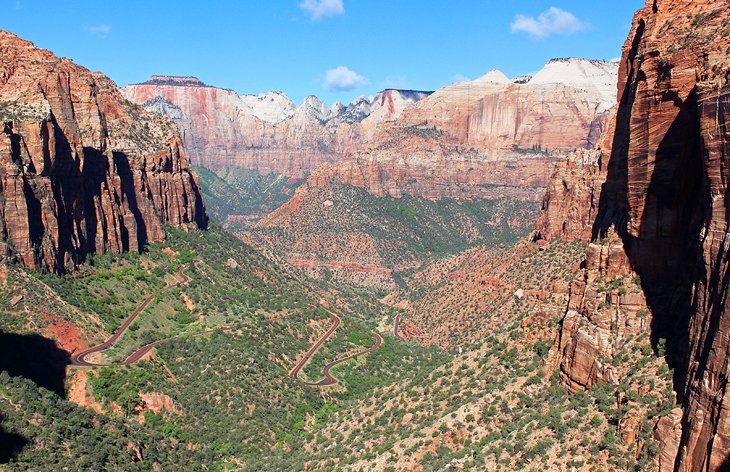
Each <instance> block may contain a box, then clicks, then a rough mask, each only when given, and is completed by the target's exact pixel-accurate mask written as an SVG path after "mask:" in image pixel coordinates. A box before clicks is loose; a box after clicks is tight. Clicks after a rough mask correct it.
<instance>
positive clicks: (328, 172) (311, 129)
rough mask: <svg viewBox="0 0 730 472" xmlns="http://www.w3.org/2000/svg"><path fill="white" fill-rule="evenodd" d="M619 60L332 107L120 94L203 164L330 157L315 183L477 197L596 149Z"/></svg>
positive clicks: (148, 87) (162, 92) (283, 165)
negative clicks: (159, 117)
mask: <svg viewBox="0 0 730 472" xmlns="http://www.w3.org/2000/svg"><path fill="white" fill-rule="evenodd" d="M616 70H617V64H616V63H608V62H600V61H588V60H582V59H559V60H553V61H550V62H549V63H548V64H546V65H545V67H544V68H543V69H542V70H541V71H540V72H539V73H538V74H536V75H535V76H534V77H532V78H527V79H522V80H519V81H518V82H519V83H515V82H513V81H511V80H509V79H508V78H507V77H506V76H504V74H502V73H501V72H499V71H492V72H490V73H488V74H486V75H485V76H484V77H482V78H480V79H477V80H474V81H469V82H461V83H457V84H454V85H450V86H447V87H443V88H442V89H440V90H438V91H437V92H435V93H433V94H430V93H428V92H413V91H402V90H386V91H384V92H381V93H379V94H378V95H376V96H375V98H374V99H373V100H372V101H370V100H368V99H367V98H361V99H358V100H356V101H354V102H353V103H351V104H350V105H349V106H344V105H342V104H340V103H337V104H335V105H334V106H333V107H332V109H328V108H327V107H326V106H325V105H324V103H322V102H321V101H320V100H318V99H317V98H316V97H309V98H307V99H306V100H305V101H304V103H303V104H302V105H300V106H299V107H296V106H294V104H293V103H292V102H291V101H290V100H289V99H288V98H287V97H286V96H285V95H283V94H281V93H268V94H262V95H259V96H251V95H238V94H236V93H235V92H233V91H230V90H222V89H217V88H214V87H207V86H205V85H204V84H202V83H200V82H199V81H196V79H191V78H164V77H154V78H152V79H151V80H150V81H149V82H147V83H145V84H139V85H131V86H128V87H125V88H124V89H123V93H124V94H125V96H126V97H127V98H129V99H130V100H132V101H134V102H135V103H138V104H144V106H145V108H147V109H148V110H152V111H155V112H157V113H160V114H165V115H168V116H170V117H171V118H173V120H175V121H176V122H177V123H178V124H179V125H180V127H181V129H182V130H183V140H184V143H185V148H186V150H187V151H188V153H189V155H190V156H191V159H192V160H193V162H194V163H196V164H200V165H203V166H205V167H209V168H211V169H219V168H222V167H225V166H231V165H234V166H240V167H244V168H247V169H254V170H257V171H259V172H261V173H269V172H276V173H282V174H285V175H289V176H292V177H296V178H302V177H303V176H304V175H306V174H308V173H310V172H317V171H318V170H319V169H321V168H324V167H327V169H325V170H323V171H322V172H321V173H320V174H319V175H317V176H315V177H313V180H312V184H315V185H316V183H317V182H322V181H325V180H328V179H331V178H334V179H337V180H338V181H340V182H342V183H345V184H348V185H355V186H360V187H366V188H368V189H369V190H370V191H371V192H372V193H373V194H374V195H378V196H383V195H390V196H394V197H399V196H402V195H405V194H409V195H416V196H423V197H426V198H430V199H439V198H446V197H455V198H478V197H479V196H480V195H481V194H483V193H484V192H485V191H486V192H487V193H493V192H490V191H489V190H488V189H487V190H485V186H491V185H494V184H495V183H499V184H501V185H509V186H518V187H545V185H546V184H547V182H548V178H549V176H550V172H551V170H552V163H551V162H550V158H551V157H555V156H558V155H563V154H565V153H567V152H568V151H571V150H574V149H591V148H593V147H594V146H595V144H596V142H597V140H598V138H599V136H600V135H601V134H602V133H603V132H604V130H605V128H606V126H607V124H608V122H609V118H610V114H611V112H610V110H611V108H612V107H613V105H614V103H615V89H616V80H617V73H616ZM523 161H524V162H523ZM478 186H482V188H478ZM541 191H542V190H541V189H540V190H536V191H535V193H536V194H537V193H541ZM530 198H532V197H530Z"/></svg>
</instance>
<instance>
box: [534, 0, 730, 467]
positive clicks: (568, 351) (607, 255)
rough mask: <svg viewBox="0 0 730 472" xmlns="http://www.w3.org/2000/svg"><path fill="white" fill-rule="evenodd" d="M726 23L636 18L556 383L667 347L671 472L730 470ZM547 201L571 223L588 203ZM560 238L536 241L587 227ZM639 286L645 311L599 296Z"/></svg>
mask: <svg viewBox="0 0 730 472" xmlns="http://www.w3.org/2000/svg"><path fill="white" fill-rule="evenodd" d="M729 23H730V6H729V5H728V2H727V1H724V0H722V1H721V0H702V1H690V0H649V1H648V2H647V4H646V6H645V7H644V8H642V9H641V10H640V11H639V12H637V14H636V16H635V18H634V22H633V26H632V30H631V33H630V35H629V38H628V39H627V41H626V43H625V45H624V47H623V56H622V59H621V62H620V69H619V87H618V109H617V111H616V116H615V121H614V129H615V131H614V132H612V133H610V134H609V137H608V139H609V141H610V142H609V144H608V145H607V146H606V148H605V149H604V150H603V152H602V156H601V157H600V159H601V160H606V161H607V163H602V164H603V165H606V167H605V172H606V173H605V182H603V180H604V177H603V176H601V175H600V174H601V172H603V171H602V170H599V171H598V172H597V173H596V175H597V178H596V179H593V180H592V183H590V184H589V185H586V186H585V187H584V190H583V193H584V194H585V195H583V196H581V197H580V198H579V199H581V198H586V197H588V198H586V201H585V202H584V204H588V202H589V201H591V202H595V197H594V194H593V192H595V190H596V189H597V186H596V184H599V185H600V184H601V183H602V185H601V193H600V199H599V203H598V211H597V213H596V216H595V218H594V224H593V227H592V228H591V236H592V237H593V239H594V241H595V242H594V243H593V244H591V249H590V250H589V253H588V256H587V260H586V268H585V269H584V272H583V274H584V275H583V277H580V278H579V279H580V280H578V281H577V282H576V283H575V284H574V286H573V288H572V293H571V302H570V307H569V308H570V310H569V311H568V314H567V315H566V317H565V320H564V322H563V327H562V333H561V340H560V349H561V352H562V361H561V375H562V376H563V379H564V381H565V382H566V383H567V385H569V386H570V387H571V388H573V389H581V388H587V387H590V385H591V384H592V383H594V382H595V381H597V380H605V381H612V380H613V381H615V380H616V379H612V378H611V373H610V369H609V368H606V365H607V364H606V362H607V361H608V360H610V359H611V357H612V354H613V348H614V346H615V345H616V343H619V344H620V343H621V340H622V339H625V338H626V337H627V336H629V335H631V334H636V333H639V332H645V333H648V334H650V336H651V339H652V342H653V343H654V345H655V346H656V345H657V344H658V343H659V341H660V340H662V339H664V340H666V341H662V344H664V343H665V342H666V346H667V359H668V362H669V363H670V365H671V366H672V367H673V368H674V385H675V390H676V391H677V393H678V396H679V401H680V403H681V404H682V405H683V406H684V415H683V417H682V420H681V439H680V440H678V441H665V440H664V439H666V438H659V439H660V442H661V443H662V444H672V449H671V450H667V451H662V452H661V456H662V459H663V464H664V465H663V466H662V470H679V471H700V470H706V471H714V470H726V468H727V467H728V466H730V462H728V458H729V457H730V413H728V411H729V410H728V405H730V399H728V398H727V397H726V392H727V375H728V374H727V372H728V361H729V360H730V359H729V358H728V349H729V348H730V339H728V338H729V335H728V333H729V332H730V313H728V308H727V307H726V301H727V300H726V298H727V289H728V283H729V282H728V281H729V280H730V273H729V271H728V265H727V264H728V262H727V254H728V235H729V234H730V228H729V227H728V211H729V210H728V208H729V207H730V204H728V201H727V182H728V179H730V175H729V174H730V171H728V168H729V166H728V157H729V156H730V144H729V143H730V134H729V131H728V119H729V118H730V94H729V92H730V84H729V83H728V81H729V79H730V33H729V31H730V27H729V26H728V25H729ZM583 178H584V177H581V176H579V177H578V179H577V180H578V181H580V180H581V179H583ZM567 187H570V185H568V186H567ZM551 189H552V192H551V194H550V196H549V197H546V199H549V200H550V201H548V203H547V204H546V207H551V206H553V205H554V208H552V210H551V211H552V212H553V214H554V215H557V217H556V221H561V220H565V219H566V218H564V215H566V214H569V213H568V211H569V209H570V208H571V207H575V202H576V201H577V200H579V199H577V200H575V201H574V200H572V199H571V198H565V199H563V203H561V198H560V197H561V196H565V195H568V194H569V192H567V188H566V186H563V189H565V190H561V187H560V186H559V185H557V184H556V185H555V186H554V187H553V186H551ZM574 193H576V192H574ZM577 193H580V192H577ZM590 205H591V208H592V206H593V203H591V204H590ZM582 211H584V212H585V211H586V210H582ZM588 213H593V210H592V209H591V210H590V211H588ZM584 215H585V213H584ZM580 218H583V215H581V216H580ZM561 231H562V228H561V226H560V223H558V228H555V227H549V225H545V224H542V225H541V226H539V227H538V234H539V235H540V236H543V237H564V236H565V235H566V234H569V235H573V236H575V237H576V238H579V239H584V238H585V235H586V229H585V227H584V228H577V229H570V230H567V231H563V232H561ZM631 274H635V275H636V276H638V277H637V278H636V281H637V282H638V281H639V280H640V284H641V286H642V289H643V297H644V299H639V298H636V299H632V300H623V299H622V298H621V297H620V296H616V297H614V294H611V293H610V291H609V292H608V293H607V292H604V291H602V290H600V289H601V284H605V283H606V280H611V279H616V278H620V277H625V276H627V275H629V276H631ZM617 295H620V294H617ZM644 305H645V306H647V307H648V308H650V310H651V313H652V316H651V317H650V318H648V319H645V318H643V317H642V316H641V314H642V313H644V310H643V309H642V306H644ZM660 423H661V422H660ZM657 435H658V436H661V432H660V431H659V430H657ZM667 457H673V458H674V464H669V465H667Z"/></svg>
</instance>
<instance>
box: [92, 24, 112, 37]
mask: <svg viewBox="0 0 730 472" xmlns="http://www.w3.org/2000/svg"><path fill="white" fill-rule="evenodd" d="M111 30H112V27H111V26H109V25H106V24H100V25H94V26H89V27H88V28H86V31H88V32H89V33H91V34H96V35H99V36H106V35H107V34H109V32H110V31H111Z"/></svg>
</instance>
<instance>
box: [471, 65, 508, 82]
mask: <svg viewBox="0 0 730 472" xmlns="http://www.w3.org/2000/svg"><path fill="white" fill-rule="evenodd" d="M474 82H475V83H495V84H509V83H510V82H512V81H511V80H509V77H507V76H506V75H504V73H503V72H502V71H501V70H499V69H492V70H490V71H489V72H487V73H486V74H484V75H483V76H481V77H479V78H478V79H476V80H474Z"/></svg>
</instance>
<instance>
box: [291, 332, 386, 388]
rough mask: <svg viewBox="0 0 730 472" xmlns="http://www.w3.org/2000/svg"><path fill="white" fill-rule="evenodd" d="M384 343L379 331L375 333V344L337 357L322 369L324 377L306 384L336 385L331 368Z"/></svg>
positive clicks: (313, 385) (316, 385) (318, 385)
mask: <svg viewBox="0 0 730 472" xmlns="http://www.w3.org/2000/svg"><path fill="white" fill-rule="evenodd" d="M381 344H383V337H382V336H381V335H379V334H378V333H375V344H373V345H372V346H371V347H369V348H367V349H365V350H362V351H360V352H356V353H355V354H352V355H349V356H347V357H343V358H342V359H337V360H336V361H332V362H330V363H329V364H327V365H326V366H324V368H323V369H322V374H323V375H324V378H323V379H322V380H320V381H319V382H305V381H304V380H302V382H304V384H305V385H309V386H312V387H327V386H328V385H334V384H336V383H337V379H336V378H334V377H332V374H330V369H331V368H333V367H334V366H336V365H338V364H342V363H343V362H347V361H349V360H350V359H354V358H355V357H358V356H362V355H364V354H367V353H369V352H372V351H374V350H376V349H377V348H379V347H380V345H381Z"/></svg>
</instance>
